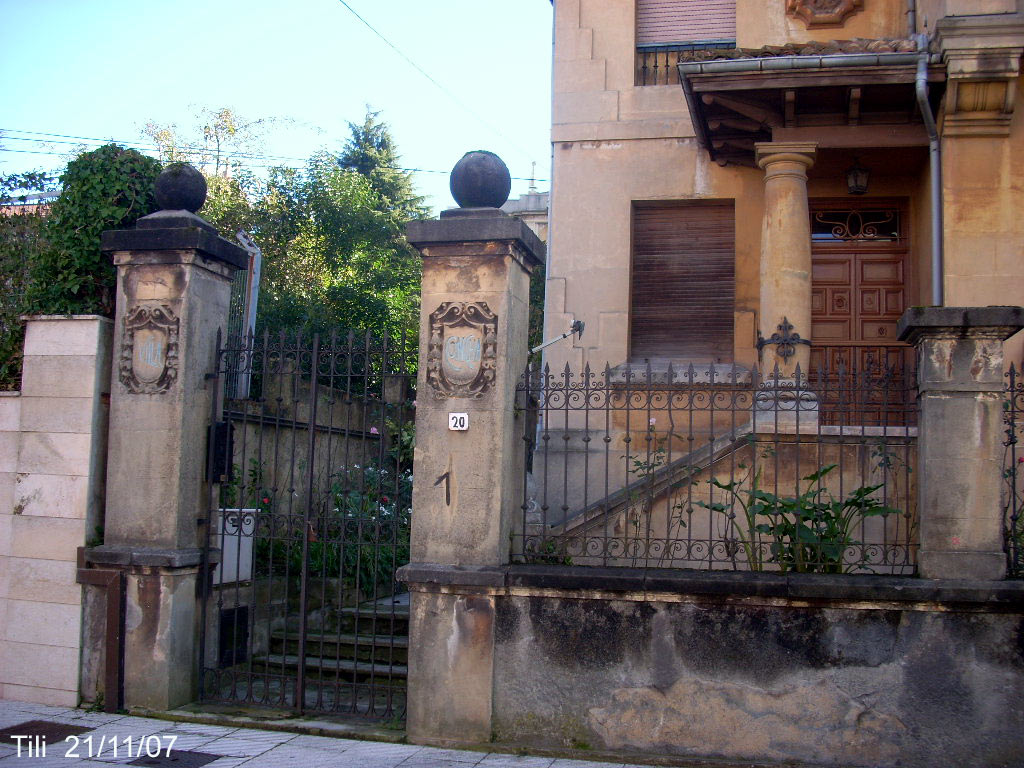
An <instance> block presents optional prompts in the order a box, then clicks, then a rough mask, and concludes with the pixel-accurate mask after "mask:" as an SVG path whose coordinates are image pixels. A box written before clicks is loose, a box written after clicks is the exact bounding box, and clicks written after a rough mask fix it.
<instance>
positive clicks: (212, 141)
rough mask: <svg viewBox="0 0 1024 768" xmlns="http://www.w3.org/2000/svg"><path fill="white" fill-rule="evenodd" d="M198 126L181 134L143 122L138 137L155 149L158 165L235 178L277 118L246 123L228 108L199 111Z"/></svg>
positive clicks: (175, 129)
mask: <svg viewBox="0 0 1024 768" xmlns="http://www.w3.org/2000/svg"><path fill="white" fill-rule="evenodd" d="M196 121H197V123H198V126H197V127H196V128H194V129H192V130H190V131H187V132H185V133H182V132H181V131H180V130H179V128H178V126H177V124H175V123H171V124H170V125H160V124H158V123H156V122H154V121H153V120H150V121H149V122H147V123H146V125H145V127H144V128H143V129H142V135H143V136H145V137H146V138H148V139H149V140H150V141H152V142H153V143H154V144H155V145H156V148H157V152H158V153H159V155H160V161H161V162H162V163H165V164H166V163H176V162H184V163H190V164H192V165H194V166H195V167H196V168H198V169H199V170H200V171H202V172H203V173H204V174H205V175H206V176H208V177H221V178H231V177H234V176H237V175H238V174H239V173H240V172H241V170H242V166H243V165H244V163H242V162H241V160H242V159H243V158H245V157H250V156H252V155H256V154H259V153H260V152H262V151H263V130H264V129H265V128H266V127H267V126H269V125H270V124H272V123H275V122H278V120H277V118H260V119H258V120H246V119H244V118H243V117H242V116H240V115H239V114H238V113H237V112H235V111H234V110H233V109H231V108H230V107H220V108H218V109H201V110H200V111H199V112H198V113H196Z"/></svg>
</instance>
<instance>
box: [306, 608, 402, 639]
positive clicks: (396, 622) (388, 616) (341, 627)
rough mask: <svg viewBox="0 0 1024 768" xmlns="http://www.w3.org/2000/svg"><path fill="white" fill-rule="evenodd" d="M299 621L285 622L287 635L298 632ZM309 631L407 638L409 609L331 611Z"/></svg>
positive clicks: (343, 609)
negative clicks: (404, 636) (403, 636)
mask: <svg viewBox="0 0 1024 768" xmlns="http://www.w3.org/2000/svg"><path fill="white" fill-rule="evenodd" d="M299 623H300V618H299V617H298V616H293V617H290V618H289V619H288V623H287V628H288V631H289V632H297V631H298V629H299ZM307 626H309V628H310V629H315V630H316V631H318V632H323V633H324V634H326V635H330V634H332V633H333V634H337V633H338V632H341V633H344V634H359V636H360V637H362V636H363V635H381V636H388V635H395V636H400V635H407V634H408V632H409V607H408V606H396V607H395V608H394V610H392V609H391V607H390V606H379V605H378V606H358V607H353V608H342V609H341V610H340V611H337V612H334V611H332V612H331V614H330V615H328V616H326V617H324V618H323V619H321V620H319V621H318V622H316V623H315V625H307Z"/></svg>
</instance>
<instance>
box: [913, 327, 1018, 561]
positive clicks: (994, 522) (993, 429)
mask: <svg viewBox="0 0 1024 768" xmlns="http://www.w3.org/2000/svg"><path fill="white" fill-rule="evenodd" d="M1021 328H1024V307H913V308H911V309H908V310H907V311H906V312H904V313H903V317H901V318H900V323H899V330H900V340H901V341H907V342H909V343H911V344H914V345H915V346H916V347H917V380H918V404H919V408H920V418H919V421H918V438H917V441H918V463H917V466H918V478H917V498H918V502H917V510H918V517H919V520H920V523H919V524H920V528H919V531H920V549H919V551H918V556H917V561H918V569H919V571H920V573H921V575H922V576H924V577H925V578H929V579H942V578H945V579H1001V578H1004V577H1005V576H1006V553H1005V550H1004V548H1003V504H1002V496H1003V494H1004V493H1005V484H1004V482H1003V479H1002V475H1003V435H1004V429H1005V428H1004V425H1003V388H1004V381H1003V341H1004V340H1005V339H1007V338H1009V337H1010V336H1012V335H1013V334H1015V333H1017V331H1019V330H1021Z"/></svg>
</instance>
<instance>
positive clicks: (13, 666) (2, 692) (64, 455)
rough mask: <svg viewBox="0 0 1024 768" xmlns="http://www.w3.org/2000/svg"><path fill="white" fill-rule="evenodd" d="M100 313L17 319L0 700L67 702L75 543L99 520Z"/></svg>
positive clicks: (74, 695) (7, 440)
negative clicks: (21, 326) (19, 340)
mask: <svg viewBox="0 0 1024 768" xmlns="http://www.w3.org/2000/svg"><path fill="white" fill-rule="evenodd" d="M111 327H112V323H111V322H110V321H109V320H107V319H105V318H99V317H93V316H72V317H50V316H45V317H37V318H34V319H31V320H29V321H28V325H27V329H26V335H25V364H24V371H23V374H22V389H21V392H20V394H17V393H10V394H6V393H5V396H4V397H0V698H13V699H19V700H22V701H35V702H40V703H45V704H55V705H61V706H73V705H76V704H78V702H79V656H80V650H81V625H82V621H81V616H82V587H81V586H80V585H79V584H77V583H76V555H77V549H78V547H81V546H83V545H84V544H86V542H87V541H88V540H89V539H90V538H92V537H95V536H97V535H98V533H99V531H98V528H100V527H101V526H102V523H103V498H104V477H105V474H106V441H107V417H108V408H109V397H110V370H111V361H110V345H111Z"/></svg>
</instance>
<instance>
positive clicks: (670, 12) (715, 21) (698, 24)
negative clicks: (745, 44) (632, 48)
mask: <svg viewBox="0 0 1024 768" xmlns="http://www.w3.org/2000/svg"><path fill="white" fill-rule="evenodd" d="M735 39H736V0H637V4H636V44H637V45H652V44H657V43H698V42H701V41H707V40H735Z"/></svg>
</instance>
